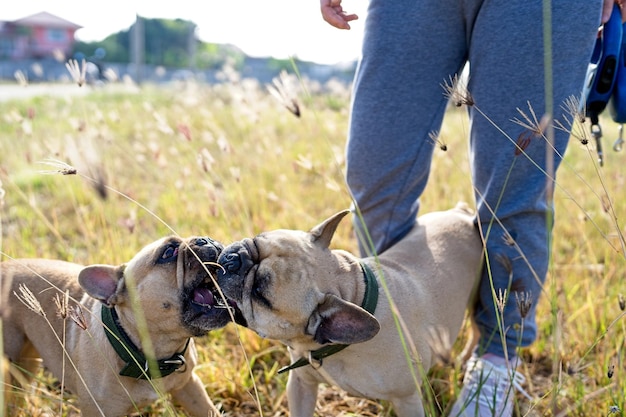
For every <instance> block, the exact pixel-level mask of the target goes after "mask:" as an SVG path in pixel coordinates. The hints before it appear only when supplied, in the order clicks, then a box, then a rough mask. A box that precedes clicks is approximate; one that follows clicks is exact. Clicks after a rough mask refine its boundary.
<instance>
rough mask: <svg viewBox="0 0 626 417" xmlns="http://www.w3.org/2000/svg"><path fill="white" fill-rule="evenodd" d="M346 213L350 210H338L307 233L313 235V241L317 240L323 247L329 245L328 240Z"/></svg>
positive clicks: (331, 237)
mask: <svg viewBox="0 0 626 417" xmlns="http://www.w3.org/2000/svg"><path fill="white" fill-rule="evenodd" d="M348 213H350V210H343V211H340V212H339V213H336V214H335V215H333V216H331V217H329V218H328V219H326V220H324V221H323V222H322V223H320V224H318V225H317V226H315V227H314V228H313V229H311V230H310V231H309V233H310V234H311V235H312V236H313V242H319V243H320V244H321V245H323V246H324V247H329V246H330V241H331V240H332V239H333V235H334V234H335V231H336V230H337V226H339V222H341V219H343V218H344V217H345V216H346V215H347V214H348Z"/></svg>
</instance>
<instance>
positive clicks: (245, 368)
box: [0, 79, 626, 417]
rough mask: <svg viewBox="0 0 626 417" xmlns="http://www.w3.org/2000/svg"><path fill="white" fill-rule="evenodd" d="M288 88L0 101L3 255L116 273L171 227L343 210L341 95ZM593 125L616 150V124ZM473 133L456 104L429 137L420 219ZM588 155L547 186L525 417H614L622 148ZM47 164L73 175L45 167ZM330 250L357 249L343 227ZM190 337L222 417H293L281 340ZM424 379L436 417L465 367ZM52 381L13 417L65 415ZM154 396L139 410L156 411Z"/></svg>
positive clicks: (383, 408)
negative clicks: (549, 196) (547, 230)
mask: <svg viewBox="0 0 626 417" xmlns="http://www.w3.org/2000/svg"><path fill="white" fill-rule="evenodd" d="M287 81H288V80H285V79H282V80H278V81H277V82H276V83H275V85H274V87H273V88H279V89H281V88H282V89H287V91H274V92H273V93H272V94H270V93H268V92H267V90H266V89H265V87H264V86H259V85H257V84H256V83H254V82H252V81H248V80H243V81H235V82H232V83H226V84H223V85H217V86H206V85H196V84H179V85H175V86H170V87H162V88H154V87H149V86H147V87H143V88H141V89H134V90H132V91H130V92H129V91H125V90H124V89H119V88H117V89H113V88H109V87H110V86H107V87H106V88H104V89H101V90H95V91H93V92H92V93H90V94H87V95H81V96H76V97H73V98H54V97H36V98H32V99H28V100H19V101H8V102H0V117H2V122H1V123H0V155H2V156H1V159H0V181H1V184H0V190H1V191H0V201H1V203H3V205H2V208H1V209H0V210H1V211H0V219H1V232H2V234H1V237H2V240H1V241H0V250H1V251H2V253H3V254H6V255H9V256H11V257H45V258H59V259H65V260H70V261H74V262H79V263H83V264H90V263H103V262H104V263H112V264H115V263H121V262H124V261H126V260H128V259H130V257H131V256H132V255H133V254H134V253H135V252H136V251H137V250H138V249H139V248H141V247H142V246H143V245H144V244H146V243H148V242H150V241H152V240H155V239H157V238H159V237H161V236H163V235H165V234H169V233H171V230H170V228H171V229H173V230H175V231H176V233H178V234H180V235H182V236H185V235H191V234H208V235H210V236H211V237H213V238H215V239H217V240H220V241H222V242H224V243H228V242H230V241H233V240H238V239H241V238H243V237H246V236H250V235H254V234H256V233H258V232H260V231H262V230H268V229H273V228H279V227H281V228H297V229H305V228H308V227H311V226H313V225H315V224H317V222H318V221H320V220H321V219H324V218H326V217H327V216H329V215H330V214H332V213H334V212H336V211H339V210H341V209H344V208H347V207H348V206H349V204H350V198H349V195H348V192H347V190H346V188H345V185H344V183H343V168H344V165H343V163H344V160H343V148H344V143H345V135H346V130H347V121H348V113H347V111H348V99H349V91H348V90H347V89H346V88H345V87H341V86H337V85H335V86H332V88H330V87H331V86H327V87H329V88H330V89H329V90H325V91H324V92H321V91H320V90H319V86H316V85H314V84H307V89H308V90H309V91H310V95H307V94H305V93H304V92H303V91H302V90H301V89H298V88H294V87H293V86H290V85H291V84H290V83H289V82H287ZM296 85H297V83H296ZM73 88H79V87H76V86H74V87H73ZM80 88H88V87H85V86H83V87H80ZM290 89H291V90H290ZM277 97H279V98H281V99H282V100H284V102H282V103H281V102H278V101H277V100H276V98H277ZM294 98H295V99H296V103H297V107H296V108H297V109H298V112H299V113H300V115H299V117H296V116H295V114H294V113H295V111H294V101H292V99H294ZM516 116H518V115H512V116H511V117H512V118H513V117H516ZM604 127H605V134H606V135H607V139H608V140H611V138H610V134H611V133H610V131H611V126H610V122H607V123H605V125H604ZM467 129H468V127H467V120H466V117H465V113H464V110H463V109H458V108H451V109H450V111H449V112H448V114H447V116H446V119H445V121H444V127H443V129H442V132H440V134H439V136H438V137H437V139H434V138H433V139H432V140H436V141H437V142H438V146H437V147H438V149H437V151H436V153H435V157H434V164H433V174H432V180H431V183H430V185H429V187H428V189H427V191H426V194H425V195H424V197H423V204H422V211H423V212H427V211H431V210H438V209H446V208H448V207H450V206H452V205H454V204H455V203H456V202H457V201H459V200H465V201H470V202H471V201H473V197H472V195H473V193H472V189H471V183H470V180H469V168H468V163H467V152H466V149H467V146H466V143H465V141H464V138H465V137H466V134H467ZM592 145H593V144H592V143H588V144H586V145H583V144H581V143H580V142H579V141H577V140H576V138H574V139H573V140H572V143H571V146H570V148H569V151H568V153H567V155H565V162H564V164H563V168H562V170H561V171H560V176H559V178H558V181H557V184H558V186H557V189H556V209H557V223H556V227H555V233H554V236H555V240H554V250H553V253H554V258H553V264H552V266H551V269H550V273H549V276H548V279H547V281H546V293H545V295H544V297H543V298H542V300H541V304H540V305H539V306H538V309H539V311H538V317H539V331H540V335H539V340H538V341H537V343H535V344H534V345H533V346H532V347H530V348H528V349H525V350H524V351H523V358H524V360H525V361H526V363H527V364H526V365H525V366H524V368H523V370H524V373H525V374H526V375H528V386H527V387H526V388H527V391H528V392H529V393H530V394H531V395H533V396H534V397H535V398H537V400H536V401H535V402H533V403H532V404H530V403H528V401H526V400H523V398H522V397H520V403H521V408H520V410H519V414H520V415H530V416H534V415H548V416H557V415H571V416H589V415H609V414H611V413H613V414H615V415H619V414H621V411H619V412H618V411H617V410H623V409H624V394H623V393H624V392H625V391H626V386H625V385H626V384H625V383H624V380H625V378H624V377H623V373H624V371H625V368H624V356H623V355H624V353H623V345H624V337H625V335H626V329H625V328H624V319H623V314H624V313H623V310H624V307H623V301H622V299H621V298H620V297H621V294H622V293H625V292H626V288H624V272H625V262H624V258H625V256H624V249H623V248H622V247H621V241H620V236H623V229H621V228H620V227H621V225H619V223H618V222H619V220H620V219H623V218H624V216H625V214H626V208H625V207H624V204H623V202H624V201H623V197H622V196H623V189H624V182H625V175H624V170H623V169H622V167H623V164H624V161H623V158H624V155H622V154H617V153H608V154H607V155H606V161H605V167H604V168H602V169H600V168H598V167H597V165H596V164H595V155H594V150H593V149H592V148H591V146H592ZM607 148H608V147H607ZM46 160H47V161H50V160H55V161H61V162H63V163H67V164H68V166H64V165H61V164H59V163H58V162H52V163H51V165H50V164H42V163H41V161H46ZM73 168H75V169H76V172H75V173H74V172H70V171H67V170H71V169H73ZM63 170H65V171H63ZM59 171H61V172H60V173H61V174H72V175H57V174H59ZM49 174H55V175H49ZM74 174H75V175H74ZM334 246H335V247H341V248H345V249H348V250H353V251H355V250H356V241H355V240H354V237H353V234H352V229H351V227H350V225H349V222H346V223H344V224H343V225H342V226H341V227H340V230H339V231H338V235H337V237H336V240H335V241H334ZM3 296H10V295H6V294H4V295H3ZM620 301H621V302H620ZM620 307H621V308H620ZM464 337H465V333H463V334H462V335H461V339H460V340H459V341H458V343H457V345H456V346H455V349H457V351H458V350H460V347H461V346H462V345H463V339H464ZM198 342H199V343H198V345H199V348H200V363H201V364H200V366H199V367H198V374H199V375H200V377H201V379H202V380H203V381H204V383H205V384H206V388H207V391H208V392H209V394H210V395H211V397H212V398H213V400H214V401H215V402H216V403H217V404H219V405H220V406H221V407H222V409H223V410H224V411H225V413H226V415H228V416H243V415H261V414H262V415H264V416H287V415H288V412H287V404H286V397H285V392H284V389H285V384H286V375H278V374H277V370H278V369H279V368H280V367H281V366H283V365H286V364H287V362H288V358H287V355H286V351H285V349H284V348H283V347H282V346H281V345H280V344H279V343H277V342H272V341H267V340H262V339H260V338H258V337H257V336H256V335H255V334H253V333H251V332H249V331H247V330H246V329H242V328H236V327H235V326H234V325H229V326H228V327H227V328H225V329H223V330H219V331H215V332H212V333H210V334H209V335H207V336H206V337H203V338H201V339H199V340H198ZM250 370H251V372H250ZM251 374H252V376H251ZM430 374H431V376H432V379H431V384H432V388H433V392H434V396H435V397H434V398H435V401H433V404H431V407H430V408H431V409H432V410H439V411H434V412H433V414H434V415H439V414H440V413H441V412H443V410H445V409H446V407H447V406H448V405H449V401H450V399H451V397H453V396H454V395H455V393H456V392H457V390H458V387H459V380H460V377H461V370H460V369H459V367H458V366H456V367H454V366H436V367H435V368H434V369H433V370H432V371H431V372H430ZM609 374H610V376H609ZM56 387H57V385H56V383H55V381H54V380H53V379H52V378H51V377H50V376H49V375H47V374H46V373H44V372H40V373H39V374H38V375H37V376H36V381H35V383H34V384H33V385H32V386H30V387H28V388H27V389H25V390H22V389H21V388H16V389H15V392H14V393H13V396H12V398H11V404H14V405H15V406H17V405H18V404H19V407H20V408H19V411H18V410H17V409H16V410H15V411H14V413H13V414H14V415H17V416H48V415H58V412H59V409H60V406H59V405H60V404H61V407H62V410H63V415H68V416H69V415H75V414H76V408H75V399H74V398H73V397H72V396H71V395H70V394H67V393H65V395H64V397H63V398H60V392H59V390H58V389H57V388H56ZM255 390H256V391H255ZM20 399H24V400H26V401H23V402H22V401H19V400H20ZM166 404H167V400H166V399H164V400H163V402H162V403H159V404H155V405H154V406H153V407H152V408H151V409H150V410H147V413H148V414H149V415H155V416H156V415H164V414H168V410H169V407H167V406H166ZM611 407H616V408H611ZM317 414H318V416H320V417H330V416H333V417H335V416H350V415H361V416H391V415H393V413H392V411H391V410H390V407H389V406H388V404H386V403H377V402H373V401H368V400H364V399H361V398H353V397H349V396H346V395H345V394H344V393H342V392H341V391H339V390H337V389H334V388H329V387H325V388H323V389H322V390H321V391H320V395H319V399H318V409H317ZM178 415H183V414H182V412H178Z"/></svg>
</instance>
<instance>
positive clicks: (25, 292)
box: [13, 284, 46, 317]
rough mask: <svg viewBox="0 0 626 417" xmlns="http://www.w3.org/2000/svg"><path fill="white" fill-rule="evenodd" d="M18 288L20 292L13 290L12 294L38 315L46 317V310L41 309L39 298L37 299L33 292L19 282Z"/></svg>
mask: <svg viewBox="0 0 626 417" xmlns="http://www.w3.org/2000/svg"><path fill="white" fill-rule="evenodd" d="M19 289H20V294H18V293H16V292H15V291H14V292H13V294H15V296H16V297H17V298H18V299H19V300H20V301H21V302H22V303H24V305H25V306H26V307H28V308H29V309H31V310H32V311H34V312H35V313H37V314H39V315H40V316H43V317H46V312H45V311H43V308H42V307H41V303H39V300H38V299H37V297H35V294H33V292H32V291H31V290H30V289H29V288H28V287H27V286H26V285H24V284H20V286H19Z"/></svg>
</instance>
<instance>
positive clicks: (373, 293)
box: [278, 263, 378, 374]
mask: <svg viewBox="0 0 626 417" xmlns="http://www.w3.org/2000/svg"><path fill="white" fill-rule="evenodd" d="M361 269H362V270H363V275H364V278H365V294H364V295H363V303H362V304H361V307H363V308H364V309H365V310H366V311H367V312H368V313H371V314H374V312H375V311H376V305H377V304H378V283H377V282H376V275H374V273H373V272H372V270H371V269H370V267H369V266H367V265H366V264H364V263H361ZM348 346H350V345H328V346H324V347H321V348H319V349H317V350H314V351H312V352H310V354H309V356H308V357H307V358H300V359H298V360H297V361H296V362H294V363H292V364H291V365H289V366H285V367H284V368H281V369H279V370H278V373H279V374H282V373H283V372H287V371H291V370H292V369H296V368H300V367H302V366H306V365H311V361H312V360H314V361H315V362H317V364H318V365H319V366H321V364H322V359H324V358H327V357H329V356H330V355H334V354H335V353H337V352H340V351H342V350H344V349H345V348H347V347H348Z"/></svg>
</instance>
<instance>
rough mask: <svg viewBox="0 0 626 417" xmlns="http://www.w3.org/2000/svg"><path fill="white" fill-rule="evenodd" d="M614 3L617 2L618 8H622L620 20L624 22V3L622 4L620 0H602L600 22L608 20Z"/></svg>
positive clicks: (625, 12)
mask: <svg viewBox="0 0 626 417" xmlns="http://www.w3.org/2000/svg"><path fill="white" fill-rule="evenodd" d="M614 4H619V7H620V9H622V22H626V5H623V4H622V0H604V4H603V5H602V22H601V23H602V24H605V23H606V22H608V21H609V18H610V17H611V12H612V11H613V5H614Z"/></svg>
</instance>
